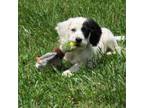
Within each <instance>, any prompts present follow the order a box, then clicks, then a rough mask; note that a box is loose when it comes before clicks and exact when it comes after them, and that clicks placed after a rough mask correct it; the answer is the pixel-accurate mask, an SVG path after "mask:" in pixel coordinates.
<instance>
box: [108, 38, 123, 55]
mask: <svg viewBox="0 0 144 108" xmlns="http://www.w3.org/2000/svg"><path fill="white" fill-rule="evenodd" d="M107 46H108V49H110V50H111V53H113V54H115V53H116V52H117V53H118V54H119V55H121V48H120V47H119V46H118V43H117V41H116V40H115V39H111V40H109V41H108V43H107ZM115 51H116V52H115ZM107 54H108V55H109V53H107Z"/></svg>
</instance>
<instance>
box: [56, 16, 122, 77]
mask: <svg viewBox="0 0 144 108" xmlns="http://www.w3.org/2000/svg"><path fill="white" fill-rule="evenodd" d="M55 29H56V30H57V32H58V35H59V38H60V39H59V41H60V49H61V50H63V49H62V48H63V47H62V46H63V45H65V43H67V42H69V41H75V42H77V43H79V44H80V45H79V46H77V47H76V48H75V49H74V50H72V51H70V52H66V54H65V56H64V59H65V60H68V61H70V62H71V63H72V64H73V66H72V67H70V68H69V69H67V70H65V71H64V72H63V74H62V75H64V76H71V75H72V74H73V73H74V72H76V71H78V70H79V68H80V66H81V65H82V64H85V65H86V64H87V62H88V60H90V59H93V57H96V56H97V55H100V53H99V52H100V51H101V52H102V53H106V52H107V51H108V50H111V52H113V51H117V52H118V53H120V52H121V51H120V47H119V46H118V44H117V41H116V38H115V37H114V35H113V34H112V32H111V31H110V30H109V29H107V28H101V27H100V26H99V25H98V24H97V23H96V22H95V21H94V20H93V19H88V18H84V17H75V18H70V19H68V20H66V21H63V22H60V23H58V24H57V26H56V28H55Z"/></svg>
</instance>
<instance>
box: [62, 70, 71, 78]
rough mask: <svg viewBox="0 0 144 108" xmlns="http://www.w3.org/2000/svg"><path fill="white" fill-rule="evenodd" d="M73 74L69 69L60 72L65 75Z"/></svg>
mask: <svg viewBox="0 0 144 108" xmlns="http://www.w3.org/2000/svg"><path fill="white" fill-rule="evenodd" d="M72 75H73V74H72V73H71V71H70V70H66V71H64V72H63V73H62V76H66V77H71V76H72Z"/></svg>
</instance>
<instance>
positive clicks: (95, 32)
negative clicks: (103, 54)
mask: <svg viewBox="0 0 144 108" xmlns="http://www.w3.org/2000/svg"><path fill="white" fill-rule="evenodd" d="M81 30H82V32H83V34H84V36H85V38H86V39H87V38H88V37H89V36H90V37H89V41H90V43H91V44H92V45H93V46H96V45H97V44H98V42H99V40H100V37H101V34H102V31H101V28H100V26H99V25H98V24H97V23H96V22H95V21H94V20H92V19H87V20H86V21H85V22H84V23H83V27H82V28H81Z"/></svg>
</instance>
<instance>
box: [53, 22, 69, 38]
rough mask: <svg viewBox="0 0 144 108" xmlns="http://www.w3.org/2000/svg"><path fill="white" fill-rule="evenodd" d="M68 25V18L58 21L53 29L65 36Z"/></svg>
mask: <svg viewBox="0 0 144 108" xmlns="http://www.w3.org/2000/svg"><path fill="white" fill-rule="evenodd" d="M69 25H70V21H69V20H66V21H63V22H59V23H58V24H57V26H56V27H55V30H56V31H57V33H58V35H59V36H65V35H67V32H68V27H69Z"/></svg>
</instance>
